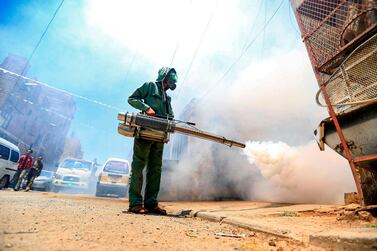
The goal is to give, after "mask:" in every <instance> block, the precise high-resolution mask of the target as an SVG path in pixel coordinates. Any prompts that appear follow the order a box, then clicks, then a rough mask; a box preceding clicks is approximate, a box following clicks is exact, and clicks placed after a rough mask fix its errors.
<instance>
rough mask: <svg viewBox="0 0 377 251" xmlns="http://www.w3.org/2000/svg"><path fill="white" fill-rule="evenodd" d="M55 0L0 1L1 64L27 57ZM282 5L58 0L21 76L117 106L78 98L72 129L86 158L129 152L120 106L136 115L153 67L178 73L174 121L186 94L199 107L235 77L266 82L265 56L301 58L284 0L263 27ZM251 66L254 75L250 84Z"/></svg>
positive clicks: (253, 0) (223, 0) (256, 0)
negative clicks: (133, 102)
mask: <svg viewBox="0 0 377 251" xmlns="http://www.w3.org/2000/svg"><path fill="white" fill-rule="evenodd" d="M60 2H61V1H60V0H50V1H43V0H34V1H31V0H18V1H12V0H2V1H0V60H3V59H4V58H5V57H6V56H7V55H8V54H9V53H11V54H16V55H20V56H24V57H28V56H29V55H30V53H31V52H32V50H33V48H34V46H35V45H36V44H37V42H38V40H39V38H40V36H41V34H42V32H43V31H44V29H45V27H46V25H47V24H48V22H49V21H50V19H51V17H52V15H53V13H54V11H55V10H56V8H57V7H58V5H59V4H60ZM280 3H281V0H268V1H264V0H245V1H229V0H207V1H199V0H170V1H169V0H161V1H152V0H150V1H147V0H142V1H128V0H107V1H103V0H102V1H100V0H91V1H89V0H87V1H85V0H79V1H74V0H65V1H64V3H63V5H62V7H61V9H60V11H59V12H58V14H57V16H56V18H55V19H54V21H53V22H52V24H51V26H50V28H49V30H48V31H47V33H46V35H45V37H44V39H43V40H42V42H41V44H40V46H39V48H38V49H37V50H36V52H35V54H34V56H33V58H32V60H31V62H30V64H31V69H30V71H29V72H28V73H27V75H28V76H30V77H36V78H37V79H38V80H39V81H41V82H43V83H47V84H49V85H51V86H54V87H56V88H60V89H63V90H66V91H68V92H72V93H75V94H77V95H81V96H84V97H87V98H90V99H93V100H98V101H100V102H102V103H105V104H109V105H111V106H114V107H117V108H119V110H116V109H109V108H107V107H104V106H101V105H98V104H96V103H92V102H88V101H86V100H82V99H79V98H75V101H76V106H77V111H76V114H75V119H74V121H73V123H72V126H71V132H74V133H75V135H76V136H77V137H79V138H80V140H81V142H82V146H83V151H84V158H86V159H89V160H91V159H93V158H97V159H98V160H99V161H100V162H104V161H105V160H106V159H107V158H110V157H120V158H129V157H130V151H131V147H132V139H130V138H125V137H123V136H121V135H118V134H117V123H118V122H117V120H116V115H117V112H125V111H135V110H134V109H132V108H131V107H130V106H129V105H128V104H127V97H128V96H129V95H130V94H131V93H132V92H133V91H134V90H135V89H136V88H137V87H139V86H141V85H142V84H143V83H144V82H146V81H153V80H155V79H156V77H157V71H158V69H159V68H160V67H162V66H172V67H174V68H175V69H176V70H177V72H178V78H179V80H178V87H177V89H176V90H175V91H174V92H171V93H170V95H171V96H172V100H173V107H174V110H175V114H176V115H177V118H179V116H180V111H182V109H183V108H184V107H185V105H187V104H188V103H189V102H190V100H191V99H193V98H197V99H199V100H201V101H202V103H203V104H204V105H203V106H205V101H206V99H207V98H208V96H211V95H212V96H214V95H216V93H224V92H225V93H226V92H227V90H228V88H229V87H230V86H232V85H234V84H235V81H237V80H238V79H243V82H242V83H244V84H245V85H248V86H249V88H247V90H249V91H253V87H254V86H255V87H257V86H258V85H263V79H264V77H263V73H264V72H265V74H271V72H270V71H268V70H267V68H269V67H270V66H269V65H265V64H264V65H263V62H274V60H273V58H274V57H275V56H277V55H290V54H289V53H290V52H292V51H298V53H300V54H301V55H303V58H305V57H306V51H305V49H304V46H303V44H302V42H301V39H300V36H299V33H298V28H297V25H296V23H295V20H294V16H293V14H292V12H291V8H290V5H289V1H288V0H284V1H283V3H282V6H281V8H280V9H279V11H278V12H277V14H276V15H275V16H274V18H273V19H272V20H271V22H269V23H268V25H267V27H266V29H263V27H264V26H265V23H266V22H267V21H268V20H269V18H270V17H271V16H272V15H273V14H274V12H275V10H276V9H277V8H278V6H279V4H280ZM245 48H247V50H245ZM240 55H242V57H240ZM266 59H270V60H267V61H266ZM235 62H236V63H235ZM234 63H235V64H234ZM293 64H297V66H299V65H301V62H299V61H295V62H293ZM261 66H263V67H264V68H263V67H261ZM275 67H276V66H275ZM292 67H294V65H293V66H292ZM307 67H309V68H310V66H309V65H307ZM254 71H258V72H255V73H258V76H260V77H259V78H257V79H255V78H253V79H251V80H250V81H248V78H247V76H250V75H253V74H254ZM297 74H298V75H299V73H297ZM310 77H312V76H310ZM245 79H246V80H245ZM310 81H311V82H310V83H307V82H305V80H303V83H302V84H303V85H308V86H309V85H310V88H311V91H310V95H311V94H312V93H311V92H313V91H312V89H313V90H314V89H315V85H316V83H315V81H314V78H313V79H310ZM276 84H278V85H282V84H284V83H276ZM243 95H245V97H247V95H248V93H247V92H245V93H243ZM313 95H314V94H313ZM221 97H224V96H221ZM245 97H242V98H243V99H244V98H245ZM266 101H267V100H266ZM218 102H219V103H221V102H223V100H221V99H220V100H218ZM313 103H314V99H313ZM245 109H247V108H245ZM209 112H210V111H209ZM319 113H320V112H319ZM224 116H225V115H224ZM244 126H247V125H244ZM202 129H205V128H202Z"/></svg>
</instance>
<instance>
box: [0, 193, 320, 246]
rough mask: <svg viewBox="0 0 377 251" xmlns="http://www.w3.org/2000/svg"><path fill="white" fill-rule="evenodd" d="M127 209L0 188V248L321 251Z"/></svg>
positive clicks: (117, 203) (103, 201)
mask: <svg viewBox="0 0 377 251" xmlns="http://www.w3.org/2000/svg"><path fill="white" fill-rule="evenodd" d="M127 208H128V203H127V201H126V200H124V199H116V198H95V197H88V196H80V195H64V194H55V193H40V192H29V193H25V192H13V191H0V250H89V249H90V250H318V249H317V248H314V247H308V246H306V247H303V246H301V244H298V243H292V242H290V241H288V240H285V239H279V238H277V237H273V236H268V235H264V234H262V233H254V232H251V231H248V230H245V229H240V228H236V227H232V226H229V225H227V224H220V223H216V222H209V221H205V220H200V219H198V218H190V217H178V216H176V215H173V213H174V212H171V211H170V213H172V215H170V216H167V217H161V216H154V215H146V216H144V215H135V214H128V213H124V210H126V209H127ZM217 233H225V234H235V235H244V237H242V238H235V237H223V236H217V235H216V234H217Z"/></svg>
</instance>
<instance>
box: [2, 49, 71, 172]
mask: <svg viewBox="0 0 377 251" xmlns="http://www.w3.org/2000/svg"><path fill="white" fill-rule="evenodd" d="M1 68H2V69H5V70H2V71H0V88H1V89H0V93H1V94H0V137H3V138H5V139H7V140H9V141H11V142H13V143H15V144H17V145H19V147H20V149H21V151H24V150H26V149H28V148H32V149H33V150H34V155H42V156H43V157H44V160H45V163H46V164H49V165H54V164H55V163H57V162H58V161H59V158H60V156H61V154H62V152H63V149H64V144H65V139H66V136H67V134H68V131H69V128H70V125H71V122H72V119H73V118H74V114H75V111H76V105H75V101H74V98H73V97H72V96H71V95H70V94H68V93H66V92H64V91H62V90H59V89H55V88H51V87H49V86H46V85H42V84H38V83H35V82H33V81H30V82H28V81H26V80H25V79H23V78H21V77H17V76H14V75H13V74H11V73H17V74H20V75H23V76H25V75H26V74H27V71H28V70H29V69H30V65H29V63H28V62H27V60H26V59H25V58H22V57H19V56H14V55H8V57H7V58H6V59H5V60H4V61H3V63H2V64H1ZM7 71H9V72H7Z"/></svg>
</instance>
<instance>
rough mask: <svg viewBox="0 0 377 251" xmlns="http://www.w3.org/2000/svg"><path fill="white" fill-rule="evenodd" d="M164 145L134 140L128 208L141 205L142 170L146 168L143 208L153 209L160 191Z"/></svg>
mask: <svg viewBox="0 0 377 251" xmlns="http://www.w3.org/2000/svg"><path fill="white" fill-rule="evenodd" d="M163 150H164V143H160V142H153V141H149V140H144V139H137V138H135V141H134V154H133V158H132V165H131V177H130V187H129V202H130V207H133V206H136V205H142V204H143V197H142V195H141V189H142V187H143V169H144V167H145V166H147V170H146V171H147V172H146V186H145V195H144V206H145V207H155V206H157V204H158V201H157V196H158V192H159V191H160V181H161V165H162V153H163Z"/></svg>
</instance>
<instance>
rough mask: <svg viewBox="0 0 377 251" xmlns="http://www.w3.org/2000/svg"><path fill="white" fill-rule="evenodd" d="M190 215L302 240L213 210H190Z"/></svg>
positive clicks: (300, 241) (292, 239) (298, 240)
mask: <svg viewBox="0 0 377 251" xmlns="http://www.w3.org/2000/svg"><path fill="white" fill-rule="evenodd" d="M190 216H191V217H197V218H201V219H204V220H208V221H213V222H219V223H226V224H229V225H232V226H236V227H240V228H244V229H247V230H250V231H254V232H260V233H264V234H268V235H273V236H276V237H280V238H283V239H289V240H291V241H294V242H299V243H301V244H303V241H302V240H300V239H297V238H295V237H293V236H290V235H289V234H288V233H289V232H288V231H286V232H285V231H276V230H274V229H270V228H267V227H265V226H261V225H258V224H250V223H245V222H242V219H240V218H233V217H225V216H222V215H219V214H216V213H213V212H206V211H191V213H190ZM284 232H285V233H284Z"/></svg>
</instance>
